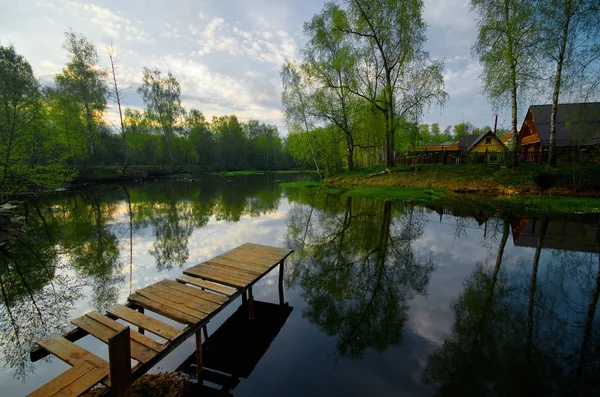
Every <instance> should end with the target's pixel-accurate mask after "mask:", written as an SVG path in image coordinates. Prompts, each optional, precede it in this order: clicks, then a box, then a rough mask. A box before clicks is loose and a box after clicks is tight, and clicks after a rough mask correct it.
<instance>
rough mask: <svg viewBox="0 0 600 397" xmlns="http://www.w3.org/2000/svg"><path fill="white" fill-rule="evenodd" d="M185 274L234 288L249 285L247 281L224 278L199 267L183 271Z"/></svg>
mask: <svg viewBox="0 0 600 397" xmlns="http://www.w3.org/2000/svg"><path fill="white" fill-rule="evenodd" d="M183 274H186V275H188V276H195V277H200V278H203V279H205V280H208V281H213V282H215V283H219V284H223V285H227V286H230V287H234V288H245V287H246V286H247V285H248V282H247V281H243V280H238V279H236V278H234V277H227V276H223V274H221V273H215V272H213V271H212V270H209V269H203V268H201V267H199V266H198V265H196V266H192V267H190V268H188V269H185V270H184V271H183Z"/></svg>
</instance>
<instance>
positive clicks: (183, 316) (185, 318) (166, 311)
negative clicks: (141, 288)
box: [127, 293, 201, 324]
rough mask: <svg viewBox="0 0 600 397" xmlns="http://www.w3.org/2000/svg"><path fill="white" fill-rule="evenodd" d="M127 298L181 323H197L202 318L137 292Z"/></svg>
mask: <svg viewBox="0 0 600 397" xmlns="http://www.w3.org/2000/svg"><path fill="white" fill-rule="evenodd" d="M127 299H128V300H129V301H130V302H132V303H135V304H136V305H139V306H142V307H145V308H146V309H149V310H152V311H153V312H155V313H158V314H160V315H161V316H165V317H167V318H170V319H171V320H175V321H178V322H180V323H184V324H196V323H197V322H199V321H200V320H201V319H200V318H198V317H194V316H190V315H189V314H187V313H183V312H181V311H179V310H176V309H173V308H172V307H169V306H167V305H163V304H162V303H159V302H156V301H153V300H151V299H148V298H146V297H144V296H142V295H139V294H137V293H135V294H131V295H129V297H128V298H127Z"/></svg>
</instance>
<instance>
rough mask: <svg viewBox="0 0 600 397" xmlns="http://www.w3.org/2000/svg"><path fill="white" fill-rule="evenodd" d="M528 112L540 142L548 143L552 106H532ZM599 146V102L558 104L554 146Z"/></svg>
mask: <svg viewBox="0 0 600 397" xmlns="http://www.w3.org/2000/svg"><path fill="white" fill-rule="evenodd" d="M529 112H530V113H531V116H532V118H533V121H534V122H535V126H536V127H537V130H538V135H539V137H540V141H541V142H542V143H543V144H544V146H546V145H548V144H549V143H550V115H551V113H552V105H533V106H530V107H529ZM574 144H579V145H598V144H600V102H587V103H565V104H559V105H558V109H557V112H556V145H557V146H572V145H574Z"/></svg>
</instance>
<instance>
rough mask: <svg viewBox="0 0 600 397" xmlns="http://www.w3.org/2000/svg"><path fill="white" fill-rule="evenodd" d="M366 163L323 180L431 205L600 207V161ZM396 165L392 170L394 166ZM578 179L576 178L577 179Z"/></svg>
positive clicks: (543, 209) (524, 210) (357, 192)
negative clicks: (574, 164) (551, 164)
mask: <svg viewBox="0 0 600 397" xmlns="http://www.w3.org/2000/svg"><path fill="white" fill-rule="evenodd" d="M385 169H386V168H385V167H383V166H379V167H371V168H361V169H356V170H352V171H348V172H345V173H343V174H341V175H337V176H335V177H331V178H329V179H327V180H325V181H324V182H323V183H324V185H326V186H328V187H334V188H339V189H342V190H343V191H344V194H347V195H349V196H352V197H370V198H378V199H391V200H403V201H407V202H413V203H418V204H422V205H428V206H439V207H463V208H467V207H468V208H471V209H474V210H502V211H509V212H515V213H520V214H539V213H560V214H567V213H600V178H599V176H600V167H598V166H590V167H585V168H584V167H582V168H580V169H578V170H576V173H575V174H574V173H573V170H572V169H570V168H569V167H558V168H556V169H553V170H548V169H546V168H545V167H543V166H535V165H523V166H520V167H518V168H517V169H508V168H503V167H499V166H492V165H446V166H420V167H419V168H418V169H417V170H416V172H415V170H414V169H413V168H411V167H408V166H399V167H393V168H391V169H388V171H385ZM389 171H391V172H389ZM574 181H575V183H574Z"/></svg>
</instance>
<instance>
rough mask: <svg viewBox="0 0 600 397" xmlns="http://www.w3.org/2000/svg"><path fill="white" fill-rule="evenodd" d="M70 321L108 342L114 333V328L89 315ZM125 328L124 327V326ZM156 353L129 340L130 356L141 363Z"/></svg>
mask: <svg viewBox="0 0 600 397" xmlns="http://www.w3.org/2000/svg"><path fill="white" fill-rule="evenodd" d="M71 323H72V324H74V325H76V326H78V327H79V328H82V329H84V330H86V331H87V332H89V333H90V334H91V335H93V336H95V337H96V338H98V339H99V340H101V341H102V342H104V343H107V344H108V339H109V338H111V337H112V336H113V335H114V334H115V330H113V329H112V328H109V327H107V326H106V325H104V324H102V323H99V322H97V321H95V320H93V319H92V318H90V317H86V316H81V317H78V318H74V319H72V320H71ZM125 328H126V327H125ZM155 355H156V351H154V350H152V349H150V348H149V347H147V346H144V345H142V344H141V343H139V342H137V341H135V340H133V339H132V340H131V357H132V358H133V359H135V360H137V361H139V362H141V363H145V362H148V360H150V359H151V358H152V357H154V356H155Z"/></svg>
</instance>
